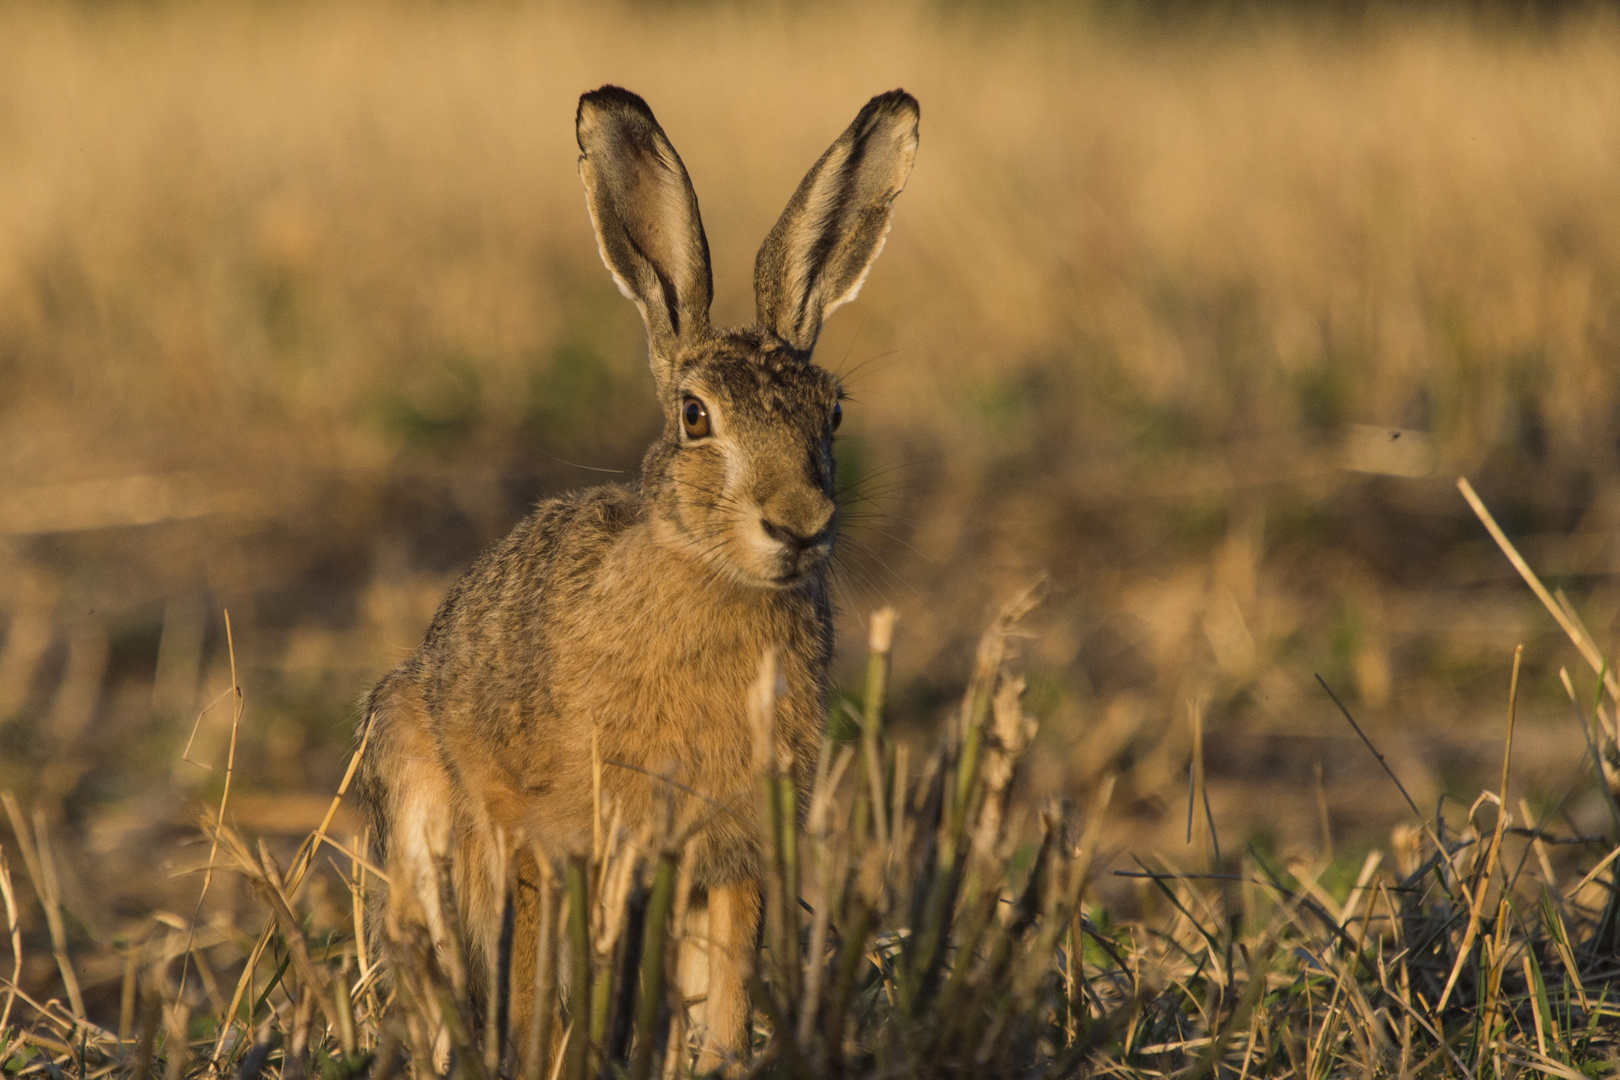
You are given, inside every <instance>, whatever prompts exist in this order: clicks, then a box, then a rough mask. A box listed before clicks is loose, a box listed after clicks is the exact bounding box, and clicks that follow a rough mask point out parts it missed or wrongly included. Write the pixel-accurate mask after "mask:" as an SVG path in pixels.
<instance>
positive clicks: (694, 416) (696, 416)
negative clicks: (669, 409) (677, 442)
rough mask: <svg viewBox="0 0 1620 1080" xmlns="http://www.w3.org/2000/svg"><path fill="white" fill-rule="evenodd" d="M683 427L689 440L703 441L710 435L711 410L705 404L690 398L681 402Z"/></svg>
mask: <svg viewBox="0 0 1620 1080" xmlns="http://www.w3.org/2000/svg"><path fill="white" fill-rule="evenodd" d="M681 426H682V427H684V428H685V429H686V437H687V438H688V439H701V438H704V437H705V436H707V435H708V434H709V410H708V408H707V407H705V406H704V404H703V402H701V401H699V400H698V399H697V398H695V397H689V398H687V399H686V400H685V401H683V402H681Z"/></svg>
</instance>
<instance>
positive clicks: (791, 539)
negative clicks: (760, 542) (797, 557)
mask: <svg viewBox="0 0 1620 1080" xmlns="http://www.w3.org/2000/svg"><path fill="white" fill-rule="evenodd" d="M832 521H833V515H832V510H831V508H829V509H828V511H827V514H826V516H825V517H823V518H822V519H821V521H820V523H819V524H814V525H811V526H810V527H809V528H808V529H806V528H805V526H804V525H802V524H798V523H795V525H794V526H788V525H782V524H778V523H777V522H774V521H772V520H771V519H770V518H765V517H762V518H760V519H759V527H760V528H762V529H764V530H765V535H766V536H768V537H770V538H771V539H772V540H775V541H776V542H778V543H780V544H784V545H786V546H787V547H789V548H792V549H793V551H794V552H795V553H797V552H800V551H804V550H805V549H806V548H810V547H814V546H815V545H816V544H819V543H820V542H821V541H823V540H825V539H827V534H828V533H829V532H831V531H832Z"/></svg>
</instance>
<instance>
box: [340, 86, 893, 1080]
mask: <svg viewBox="0 0 1620 1080" xmlns="http://www.w3.org/2000/svg"><path fill="white" fill-rule="evenodd" d="M917 122H918V109H917V102H916V100H915V99H914V98H913V97H911V95H909V94H907V93H905V92H904V91H900V90H895V91H891V92H890V93H887V94H882V95H880V96H878V97H875V98H873V99H872V100H871V101H870V102H868V103H867V105H866V106H865V108H863V109H862V110H861V111H860V113H859V115H857V116H856V118H855V121H854V122H853V123H852V124H851V125H850V126H849V128H848V129H847V130H845V131H844V133H843V134H842V135H840V136H839V137H838V139H837V140H836V141H835V142H834V143H833V144H832V146H831V147H830V148H829V149H828V150H827V152H826V153H824V154H823V155H822V156H821V159H820V160H819V161H817V162H816V164H815V165H814V166H813V167H812V168H811V169H810V172H809V173H808V174H807V175H806V176H805V178H804V180H803V181H802V182H801V183H800V184H799V187H798V190H797V191H795V192H794V194H793V197H792V199H791V200H789V202H788V205H787V209H786V210H785V211H784V212H783V214H782V216H781V218H780V219H779V220H778V221H777V223H776V225H775V227H774V228H773V229H772V230H771V232H770V235H769V236H768V237H767V238H766V240H765V243H764V245H763V246H762V247H761V248H760V251H759V255H758V257H757V259H756V261H755V266H754V289H755V297H756V303H757V312H758V320H759V321H758V323H757V324H756V325H754V326H749V327H744V328H741V329H731V330H716V329H713V328H711V327H710V325H709V303H710V298H711V292H712V279H711V274H710V269H709V249H708V241H707V240H706V238H705V236H704V232H703V224H702V221H701V220H700V218H699V216H698V202H697V195H696V193H695V192H694V191H693V189H692V184H691V181H690V180H689V179H688V178H687V174H686V169H685V167H684V166H683V165H682V163H681V159H680V156H679V155H678V154H677V153H676V152H675V148H674V147H673V146H672V145H670V141H669V139H668V138H667V137H666V136H665V134H664V131H663V129H662V128H661V127H660V126H659V125H658V121H657V120H655V119H654V118H653V114H652V112H651V110H649V109H648V107H647V105H646V103H645V102H644V101H642V99H641V98H639V97H637V96H636V95H635V94H632V93H629V92H628V91H626V90H622V89H620V88H618V87H615V86H604V87H602V88H601V89H600V90H595V91H592V92H591V93H588V94H585V95H584V96H583V97H581V98H580V101H579V112H578V116H577V118H576V128H577V134H578V139H579V147H580V151H581V157H580V159H579V171H580V176H581V178H582V179H583V180H584V183H585V195H586V203H587V206H588V208H589V211H590V216H591V221H592V224H593V225H594V226H595V229H596V236H597V241H598V243H599V246H600V249H601V255H602V261H603V262H605V263H606V264H607V268H608V270H609V271H610V272H611V273H612V275H613V279H614V280H615V281H616V282H617V283H618V286H619V289H620V291H622V292H623V293H624V294H625V296H627V297H629V298H630V299H631V300H632V301H634V303H635V305H636V307H637V308H638V309H639V310H640V312H641V316H642V319H643V320H644V321H645V323H646V326H647V337H648V341H649V346H650V349H649V351H650V354H651V363H652V373H653V380H654V382H655V384H656V390H657V394H658V401H659V404H660V405H661V407H662V408H663V412H664V429H663V433H662V435H661V436H660V438H659V439H658V441H657V442H655V443H654V444H653V445H652V446H651V447H650V448H649V449H648V451H647V454H646V457H645V459H644V460H643V462H642V475H641V480H640V483H639V484H634V485H611V486H606V487H598V488H592V489H590V490H588V491H582V492H576V493H574V494H569V495H564V496H561V497H559V498H555V499H550V500H548V501H546V502H543V503H541V504H540V505H539V506H538V507H537V508H536V510H535V511H534V513H532V514H531V515H530V516H529V517H527V518H526V519H524V520H523V521H522V522H521V523H519V524H518V525H517V527H516V528H514V529H513V530H512V532H511V534H510V535H508V536H507V537H506V538H505V539H504V540H502V541H500V542H499V543H498V544H496V545H495V547H494V548H492V549H491V550H490V551H488V552H487V553H486V554H484V555H483V556H482V557H481V558H480V559H479V560H478V561H477V562H476V563H475V564H474V565H473V566H472V568H471V569H470V570H468V571H467V573H466V575H465V576H464V577H462V578H461V580H460V581H459V582H458V583H457V584H456V585H454V586H453V587H452V588H451V590H450V592H449V595H448V596H446V598H445V600H444V604H443V605H442V606H441V607H440V609H439V611H438V614H437V615H436V616H435V617H434V619H433V623H432V626H431V627H430V628H429V630H428V632H427V636H426V639H425V640H424V641H423V642H422V644H421V646H420V647H419V648H418V649H417V650H416V652H415V653H414V654H413V655H412V656H411V657H410V658H409V659H408V660H406V661H405V662H404V663H403V664H401V665H400V666H399V667H398V668H396V669H395V670H394V671H392V672H391V673H389V674H388V675H387V676H386V677H384V678H383V680H382V681H381V682H380V683H378V684H377V686H376V688H375V689H374V690H373V691H372V692H371V694H370V695H369V697H368V698H367V700H366V702H365V705H364V714H363V719H362V721H361V736H362V738H363V739H364V740H365V746H366V749H365V752H364V754H363V761H362V772H361V775H360V793H361V799H362V801H363V803H364V804H365V805H366V808H367V810H368V812H369V815H370V820H371V826H372V837H373V843H374V845H375V852H376V854H377V856H378V857H379V859H381V860H385V861H386V865H387V866H388V867H389V868H390V870H389V877H390V880H391V882H392V888H393V889H395V890H406V891H407V892H408V894H409V895H411V896H413V897H414V899H415V900H416V902H418V903H419V904H420V906H421V909H422V912H423V913H424V916H425V919H426V922H427V924H428V926H429V929H430V931H431V932H432V933H433V934H434V937H435V944H436V947H437V948H439V949H441V950H442V949H444V948H445V947H446V946H445V940H446V939H445V924H444V920H443V917H442V909H441V907H440V895H441V893H440V890H439V887H438V882H439V870H438V867H439V865H440V864H441V862H442V863H444V864H447V865H448V866H449V870H450V872H449V880H450V883H451V891H452V893H453V895H454V902H455V904H456V915H457V916H458V921H459V925H460V926H461V928H462V930H463V935H464V938H465V944H466V949H467V954H468V955H467V957H466V958H465V959H466V961H468V962H467V963H466V970H468V971H469V972H471V973H474V977H476V973H480V972H484V971H487V970H488V966H487V961H488V959H489V957H490V953H491V951H492V950H494V949H496V948H497V947H498V945H497V942H498V938H499V935H500V931H501V924H502V920H503V904H504V900H503V893H502V889H501V886H500V884H499V882H497V881H496V880H495V879H494V874H495V873H496V872H497V871H496V870H495V869H494V868H495V867H496V866H497V865H498V864H499V859H500V856H499V854H498V852H497V848H498V845H499V844H500V843H501V841H499V840H498V839H497V838H498V837H500V836H503V835H504V836H505V837H507V838H519V837H522V838H527V839H528V840H532V841H535V842H538V843H539V844H540V845H542V846H543V847H544V848H545V849H546V850H548V851H550V852H556V853H561V852H564V851H569V850H582V849H584V848H586V847H588V845H589V843H590V837H591V832H592V820H593V807H594V805H595V804H594V802H593V795H592V769H593V750H592V740H593V735H594V738H596V739H597V741H598V745H597V748H596V751H595V754H596V757H595V760H597V761H602V762H613V763H615V765H613V766H607V767H604V768H603V769H602V773H601V787H602V797H603V802H604V803H610V804H612V805H615V806H616V807H617V812H618V813H619V815H620V820H621V821H622V822H624V823H625V824H626V825H628V826H631V827H635V826H638V825H648V824H651V823H653V822H655V821H662V819H663V814H664V813H665V807H667V806H668V805H670V803H671V802H673V804H674V806H675V816H676V821H675V826H676V828H677V829H681V828H693V829H695V835H694V838H693V840H692V842H691V843H690V844H689V846H688V849H687V852H688V853H687V864H686V865H687V869H688V872H689V873H690V874H691V876H692V881H693V885H694V903H696V902H697V900H696V898H697V896H699V895H702V894H706V897H707V908H708V936H709V940H710V943H711V944H710V960H709V969H710V976H709V988H708V1001H707V1004H706V1009H705V1014H706V1015H705V1019H706V1022H707V1025H708V1035H707V1041H706V1043H705V1047H704V1050H703V1055H702V1058H701V1059H700V1062H699V1064H700V1067H702V1068H713V1067H716V1066H718V1065H719V1064H721V1063H722V1062H723V1061H724V1060H726V1059H728V1058H729V1059H735V1057H736V1056H737V1055H739V1054H740V1053H741V1052H743V1051H744V1050H746V1048H747V1038H748V1030H749V1029H748V1007H747V993H746V985H745V979H746V972H747V971H748V965H749V963H750V962H751V960H752V952H753V950H754V949H755V947H756V942H757V935H758V927H759V919H760V904H761V901H760V873H761V867H760V842H759V839H758V837H757V835H756V834H755V832H754V830H753V829H751V828H749V827H748V826H747V825H746V824H744V823H745V822H748V821H753V820H756V816H755V814H754V813H753V811H752V807H753V802H752V800H753V798H754V792H755V791H756V790H757V789H756V785H755V783H754V776H753V773H752V770H751V749H752V735H751V731H750V728H749V722H748V719H747V714H746V695H747V690H748V687H749V686H750V684H751V683H752V682H753V681H754V680H755V678H756V675H757V673H758V672H759V670H760V664H761V659H762V656H763V655H764V653H765V652H766V651H767V650H770V649H774V650H775V652H776V655H777V664H778V671H779V680H778V683H777V686H778V702H777V706H776V718H777V719H776V724H777V732H778V739H779V740H780V742H781V743H782V744H783V745H784V746H785V747H786V748H787V749H789V750H791V752H792V755H793V761H794V768H795V770H796V773H797V778H798V780H799V788H800V790H801V791H806V790H808V787H809V780H810V778H811V776H812V775H813V772H814V768H815V761H816V757H817V754H818V750H819V744H820V738H821V728H822V723H823V719H824V714H825V705H826V684H827V667H828V662H829V660H830V658H831V654H832V646H833V641H832V629H833V628H832V614H831V605H830V600H829V593H828V582H827V574H828V563H829V559H830V557H831V554H832V550H833V544H834V541H835V540H836V537H837V531H838V508H837V506H836V504H835V502H834V493H835V490H834V482H833V456H832V440H833V432H834V431H835V430H836V428H837V427H838V424H839V420H840V418H841V415H842V407H841V405H840V404H839V399H840V397H841V392H840V388H839V384H838V380H837V379H836V378H835V377H834V376H833V375H832V374H830V373H829V372H827V371H824V370H823V369H821V368H819V367H817V366H815V365H814V364H813V363H812V362H811V360H810V355H811V351H812V349H813V348H814V347H815V344H816V338H817V336H818V335H819V333H820V331H821V325H822V320H823V319H825V318H826V317H827V315H828V314H829V313H831V311H832V310H833V309H834V308H836V307H838V306H839V305H840V304H843V303H845V302H846V301H848V300H851V299H853V298H854V297H855V294H856V293H857V292H859V291H860V288H861V285H862V283H863V281H864V280H865V278H866V273H867V270H868V269H869V268H870V266H871V264H872V261H873V260H874V259H875V258H876V257H877V254H878V252H879V250H881V249H882V247H883V242H884V238H885V236H886V234H887V233H888V229H889V219H890V207H891V204H892V202H893V201H894V198H895V196H896V195H898V194H899V193H900V190H901V188H902V187H904V185H905V182H906V178H907V177H908V175H909V174H910V172H911V166H912V161H913V159H914V157H915V155H916V149H917ZM617 763H623V765H625V766H630V767H629V768H625V767H616V766H617ZM663 778H668V779H670V780H674V781H678V783H679V785H684V787H685V788H687V789H691V790H692V791H694V792H696V793H698V795H699V796H701V798H694V797H692V796H691V795H688V794H684V793H683V791H682V789H680V788H678V787H677V786H676V785H673V784H670V783H668V782H666V781H665V780H664V779H663ZM672 792H674V794H672ZM709 803H719V804H722V805H725V806H729V807H731V808H733V809H735V810H736V811H738V812H737V813H730V814H727V813H714V812H712V806H711V805H708V804H709ZM531 870H532V866H531ZM520 873H521V867H520ZM531 877H532V874H531ZM514 903H515V910H516V931H515V932H516V938H515V940H516V944H515V947H514V948H513V950H512V956H513V957H514V960H515V963H514V970H513V973H512V980H511V986H512V988H513V993H512V997H513V1000H512V1013H511V1015H512V1023H513V1029H514V1030H515V1031H521V1030H523V1028H522V1027H520V1026H518V1025H519V1024H521V1023H526V1010H527V1008H529V1007H530V1005H531V1001H530V998H529V996H528V995H527V994H525V989H526V988H527V987H531V986H532V985H533V979H532V964H533V956H534V946H533V942H534V935H535V933H536V924H537V921H538V915H537V911H536V908H537V904H536V902H535V900H534V894H533V890H525V889H521V888H520V889H518V890H516V899H515V902H514ZM525 958H527V959H528V962H529V965H530V972H529V973H528V974H527V975H525V974H524V972H523V970H522V964H523V961H524V959H525ZM514 1041H521V1040H514Z"/></svg>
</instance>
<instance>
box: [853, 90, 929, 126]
mask: <svg viewBox="0 0 1620 1080" xmlns="http://www.w3.org/2000/svg"><path fill="white" fill-rule="evenodd" d="M868 110H870V111H871V112H872V113H887V114H890V115H907V114H909V115H910V116H911V118H912V119H913V120H915V119H917V118H918V117H919V116H921V114H922V109H921V107H920V106H918V104H917V99H916V98H914V97H912V96H911V95H910V94H908V93H906V92H905V91H904V90H901V89H899V88H898V87H896V88H895V89H893V90H890V91H889V92H888V93H886V94H879V95H878V96H877V97H875V98H873V99H872V100H871V101H869V102H867V103H866V108H865V109H863V110H861V111H862V112H866V111H868Z"/></svg>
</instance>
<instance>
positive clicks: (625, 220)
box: [574, 86, 714, 385]
mask: <svg viewBox="0 0 1620 1080" xmlns="http://www.w3.org/2000/svg"><path fill="white" fill-rule="evenodd" d="M574 126H575V131H576V133H577V134H578V137H579V149H580V158H579V175H580V178H581V179H582V180H584V181H585V201H586V203H587V205H588V206H589V207H590V211H591V223H592V224H593V225H595V226H596V240H597V243H598V245H599V246H600V247H601V250H602V261H603V262H604V263H606V264H607V268H608V269H609V270H611V271H612V272H613V280H615V281H616V282H618V284H619V291H620V292H622V293H624V295H626V296H628V297H629V298H630V299H632V300H634V301H635V302H636V307H638V308H640V309H641V317H642V319H644V320H645V321H646V323H647V336H648V337H649V338H650V339H651V342H652V354H653V374H654V375H655V376H657V378H658V381H659V383H660V385H662V384H663V383H664V382H665V381H666V380H667V378H668V377H669V375H670V374H672V372H671V369H670V365H671V364H672V363H673V361H674V356H675V351H676V348H677V346H679V345H680V344H681V343H682V342H684V341H689V340H692V339H694V338H701V337H702V336H703V334H704V333H706V332H707V330H708V326H709V301H710V299H711V298H712V296H713V293H714V284H713V279H712V277H711V276H710V271H709V242H708V240H707V239H706V238H705V237H704V235H703V220H702V218H701V217H699V215H698V203H697V193H696V192H694V191H693V190H692V181H691V180H689V179H688V178H687V175H686V166H684V165H682V164H681V157H680V155H679V154H677V153H676V152H675V147H673V146H671V145H670V142H669V138H668V136H666V135H665V134H664V129H663V128H661V127H659V126H658V121H657V120H655V119H653V114H652V110H651V109H649V108H647V103H646V102H645V101H642V100H641V98H639V97H637V96H636V95H635V94H632V93H630V92H629V91H628V90H621V89H619V88H618V87H617V86H604V87H602V88H601V89H600V90H593V91H591V92H590V93H588V94H585V95H584V96H582V97H581V98H580V99H579V115H578V116H577V117H576V119H575V122H574Z"/></svg>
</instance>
